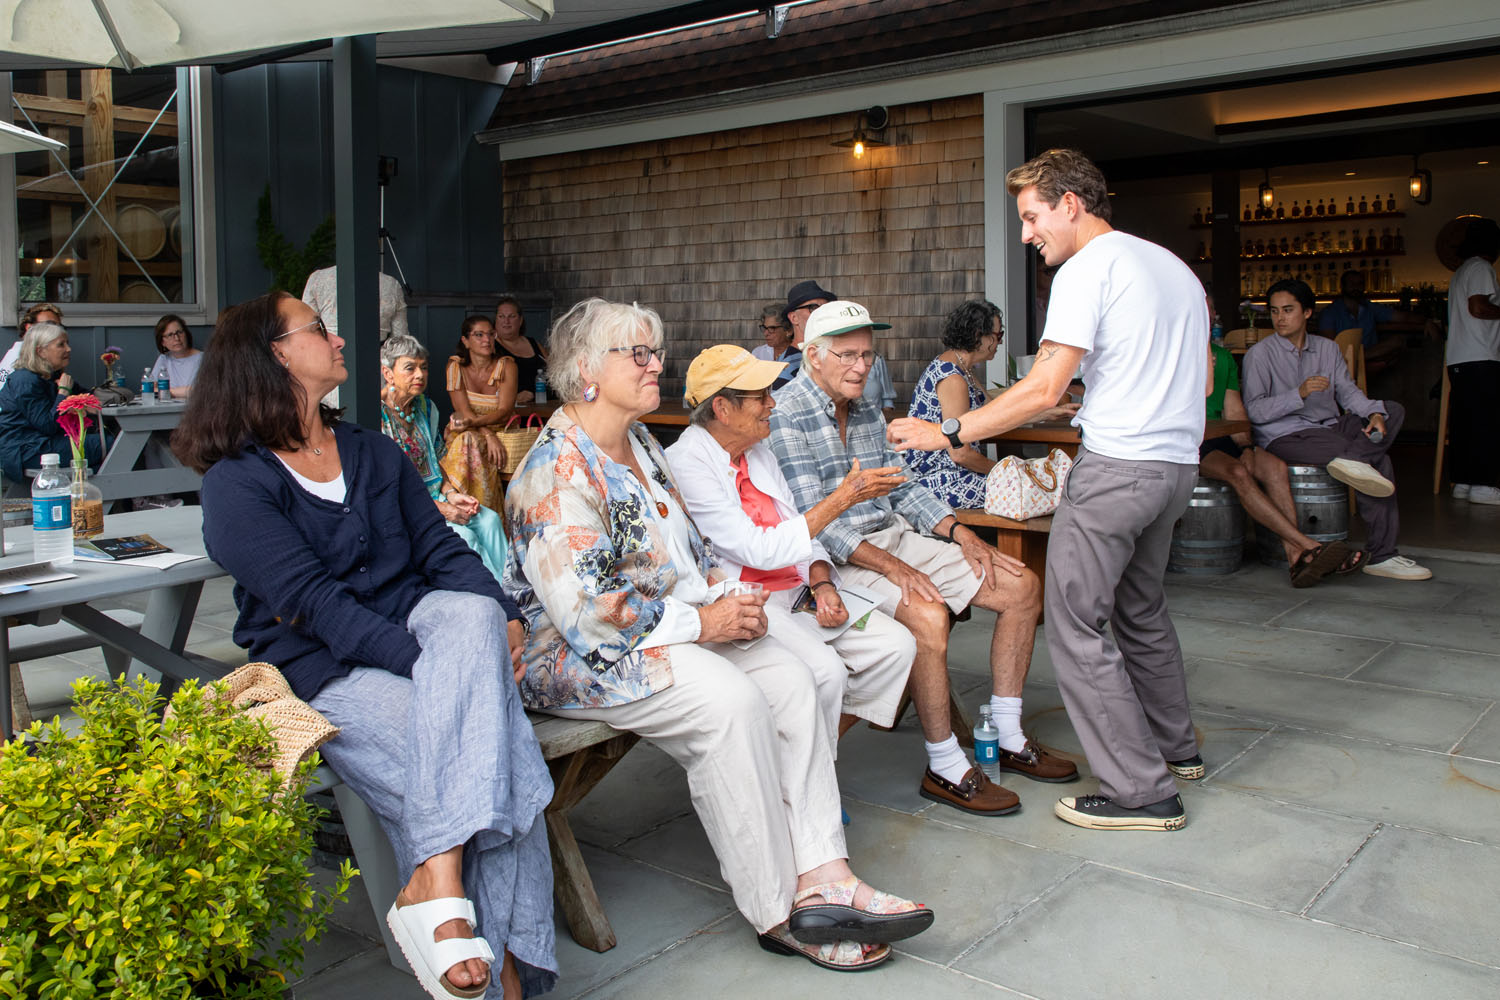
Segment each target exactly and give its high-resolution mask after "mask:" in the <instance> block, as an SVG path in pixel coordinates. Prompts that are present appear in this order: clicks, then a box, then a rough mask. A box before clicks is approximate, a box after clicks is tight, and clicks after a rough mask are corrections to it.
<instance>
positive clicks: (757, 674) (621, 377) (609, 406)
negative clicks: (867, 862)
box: [505, 299, 933, 971]
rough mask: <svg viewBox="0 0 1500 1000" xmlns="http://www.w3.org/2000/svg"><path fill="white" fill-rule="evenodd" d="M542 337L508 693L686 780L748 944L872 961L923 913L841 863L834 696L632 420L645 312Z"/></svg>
mask: <svg viewBox="0 0 1500 1000" xmlns="http://www.w3.org/2000/svg"><path fill="white" fill-rule="evenodd" d="M551 343H552V354H551V357H550V359H549V362H548V382H549V383H550V384H551V385H552V386H553V387H554V388H555V390H556V392H557V394H558V398H559V400H560V401H561V402H562V404H563V405H562V406H561V407H560V408H559V409H558V410H557V411H556V412H555V413H553V414H552V417H551V418H550V419H549V420H548V421H547V425H546V427H545V428H544V429H543V431H542V434H541V436H540V437H539V438H538V439H537V442H536V444H535V445H534V446H533V447H532V449H531V451H530V452H529V453H528V454H527V456H526V459H525V461H524V462H523V463H522V465H521V468H520V469H519V470H518V471H517V473H516V475H515V478H514V479H513V480H512V481H511V484H510V489H509V490H508V491H507V492H506V496H505V518H506V526H507V528H508V529H509V534H510V538H511V552H510V556H509V564H508V568H507V573H506V579H507V581H510V580H514V581H516V584H517V586H516V588H515V590H514V591H513V592H514V593H515V595H516V598H517V601H518V602H519V603H520V605H521V608H522V611H523V613H524V614H525V616H526V618H527V620H528V623H529V626H530V637H529V639H528V641H527V644H526V650H525V653H524V654H523V660H524V663H523V666H524V668H525V671H526V673H525V676H524V677H523V678H522V680H521V696H522V698H523V699H524V700H525V702H526V703H527V705H528V706H529V707H531V708H535V709H539V710H541V711H544V712H549V713H552V714H556V715H559V716H563V717H565V718H578V719H591V720H597V721H601V722H605V723H607V724H609V725H610V726H612V727H614V728H615V729H620V730H627V731H630V732H634V733H638V734H639V735H641V736H643V737H645V738H646V739H649V740H651V741H652V742H653V743H655V744H656V745H657V746H658V747H660V748H661V749H662V750H664V751H665V752H666V753H667V754H669V755H670V756H671V757H672V758H673V759H674V760H676V761H677V763H678V764H679V765H681V766H682V767H683V768H684V769H685V770H686V771H687V778H688V787H689V789H690V792H691V795H692V803H693V808H694V809H695V810H696V812H697V814H698V817H699V819H700V820H701V821H702V823H703V828H704V831H705V832H706V833H707V834H708V838H709V841H710V843H711V844H712V845H713V849H714V854H715V855H716V856H717V857H718V861H719V867H720V871H721V872H722V874H723V876H724V880H725V881H726V882H728V883H729V887H730V889H731V891H732V892H733V894H734V900H735V903H736V905H737V906H738V907H739V910H740V912H741V913H742V914H743V915H744V916H745V918H746V919H747V920H749V921H750V923H751V924H752V925H753V927H754V929H755V931H756V932H757V935H758V938H759V941H760V945H761V947H762V948H764V949H766V950H767V951H770V952H773V953H775V954H779V955H791V956H802V957H805V958H807V959H809V960H811V961H812V962H814V963H816V964H818V965H820V966H823V967H825V968H829V969H835V970H840V971H855V970H859V969H867V968H870V967H871V966H874V965H878V964H880V963H881V962H883V961H885V960H886V959H887V958H889V957H890V946H889V943H888V942H891V941H896V940H900V939H902V938H906V937H910V936H911V935H913V934H917V933H919V932H921V931H922V930H924V929H926V928H927V926H928V925H930V924H931V923H932V919H933V917H932V912H931V911H930V910H928V909H926V908H925V907H922V906H920V905H919V904H916V903H911V902H908V901H906V900H904V899H898V898H896V897H894V896H890V895H888V894H886V893H884V892H879V891H877V890H874V889H873V888H871V887H870V886H868V885H867V884H865V883H863V882H861V881H859V880H858V879H857V878H856V877H855V876H854V873H853V872H852V871H851V870H850V868H849V862H848V849H847V848H846V847H845V843H844V830H843V825H842V823H841V822H840V810H839V791H838V782H837V779H836V777H835V775H834V768H833V746H834V734H833V733H831V732H829V731H828V726H829V721H828V720H829V719H830V718H832V719H835V720H836V719H837V715H838V708H837V702H838V700H839V699H841V698H842V695H843V690H842V685H831V686H830V685H824V686H823V688H822V689H820V688H819V686H818V684H817V683H816V679H815V677H814V675H813V673H812V671H811V669H809V667H808V665H807V664H806V663H805V662H803V661H804V658H803V657H802V656H801V655H800V654H798V653H796V652H794V651H792V650H791V649H789V648H788V647H786V646H783V645H781V644H780V643H778V642H777V641H776V640H775V639H774V638H771V637H768V636H766V634H765V632H766V615H765V609H764V605H765V599H766V598H765V591H764V590H762V591H760V592H758V593H739V592H736V591H738V590H739V588H740V587H742V586H743V584H741V583H740V582H739V581H734V586H726V580H725V574H724V572H723V571H722V570H720V569H718V568H717V566H716V565H715V563H714V560H713V558H712V555H711V553H710V551H709V548H708V545H707V543H706V541H705V540H704V538H703V536H702V535H701V534H699V532H698V529H697V528H696V527H695V526H694V525H693V522H692V520H691V519H690V518H689V517H688V515H687V513H686V512H685V509H684V506H683V501H682V497H681V495H680V494H679V493H678V490H677V486H676V484H675V483H674V482H673V480H672V476H671V473H670V472H669V470H668V467H667V460H666V458H665V456H664V455H663V454H662V450H661V446H660V445H658V444H657V442H656V440H655V439H654V438H653V437H652V436H651V434H650V433H648V432H647V430H646V428H645V426H644V425H643V424H641V423H640V422H639V420H640V418H641V417H642V416H643V415H645V414H647V413H650V412H651V411H652V410H655V409H656V408H657V406H658V405H659V404H660V402H661V389H660V386H659V384H658V380H659V378H660V376H661V371H662V356H663V351H662V346H661V345H662V325H661V318H660V317H659V316H658V315H657V314H656V313H655V312H654V311H652V310H650V309H646V308H642V307H640V306H637V305H626V304H624V303H614V302H605V301H604V300H602V299H588V300H586V301H584V302H581V303H579V304H578V305H576V306H574V307H573V308H572V309H570V310H569V311H568V312H567V314H566V315H564V316H563V317H562V318H561V319H560V320H558V322H557V324H556V326H555V327H554V329H553V332H552V337H551ZM827 698H832V699H833V700H834V701H833V705H832V706H831V711H830V710H829V708H830V706H828V705H825V704H823V703H822V702H823V701H824V700H825V699H827ZM835 724H836V723H835Z"/></svg>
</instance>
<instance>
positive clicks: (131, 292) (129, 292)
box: [120, 278, 167, 305]
mask: <svg viewBox="0 0 1500 1000" xmlns="http://www.w3.org/2000/svg"><path fill="white" fill-rule="evenodd" d="M158 284H160V282H158ZM120 301H121V302H130V303H133V304H135V305H150V304H152V303H157V304H160V303H162V302H165V301H167V300H166V299H164V298H162V297H161V295H160V294H159V293H158V292H157V291H156V289H154V288H152V287H151V282H149V281H147V280H145V279H144V278H141V279H138V280H136V281H127V282H124V283H123V284H121V285H120Z"/></svg>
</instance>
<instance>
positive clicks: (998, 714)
mask: <svg viewBox="0 0 1500 1000" xmlns="http://www.w3.org/2000/svg"><path fill="white" fill-rule="evenodd" d="M990 721H992V722H993V723H994V724H995V728H996V729H998V730H1000V745H1001V746H1003V747H1004V748H1005V749H1007V750H1009V751H1010V752H1011V753H1020V752H1021V751H1022V750H1025V749H1026V734H1025V733H1023V732H1021V699H1020V698H1002V697H1000V696H999V695H998V694H992V695H990Z"/></svg>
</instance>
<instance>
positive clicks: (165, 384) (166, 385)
mask: <svg viewBox="0 0 1500 1000" xmlns="http://www.w3.org/2000/svg"><path fill="white" fill-rule="evenodd" d="M171 398H172V380H171V379H170V378H168V377H167V373H166V372H162V373H161V377H160V378H158V379H157V380H156V401H157V402H158V403H165V402H167V401H168V400H170V399H171Z"/></svg>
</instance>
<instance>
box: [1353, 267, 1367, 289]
mask: <svg viewBox="0 0 1500 1000" xmlns="http://www.w3.org/2000/svg"><path fill="white" fill-rule="evenodd" d="M1355 270H1356V271H1358V272H1359V280H1360V281H1361V282H1362V283H1363V284H1364V286H1365V287H1366V288H1369V287H1370V262H1369V261H1368V260H1362V261H1360V262H1359V266H1358V267H1356V268H1355Z"/></svg>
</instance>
